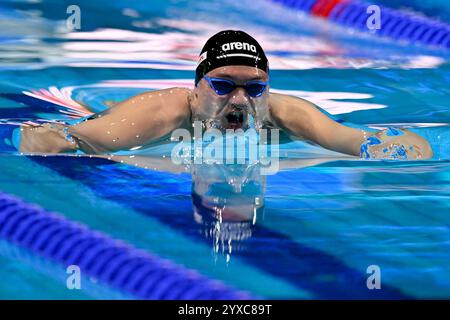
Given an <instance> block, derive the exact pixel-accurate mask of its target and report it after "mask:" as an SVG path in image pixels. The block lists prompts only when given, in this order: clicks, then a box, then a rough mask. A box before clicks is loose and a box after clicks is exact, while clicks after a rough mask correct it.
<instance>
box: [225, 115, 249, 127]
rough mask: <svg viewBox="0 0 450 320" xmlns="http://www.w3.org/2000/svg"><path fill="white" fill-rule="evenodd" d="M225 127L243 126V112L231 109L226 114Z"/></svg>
mask: <svg viewBox="0 0 450 320" xmlns="http://www.w3.org/2000/svg"><path fill="white" fill-rule="evenodd" d="M226 119H227V129H239V128H242V127H243V126H244V120H245V114H244V112H242V111H237V110H235V111H232V112H230V113H228V114H227V115H226Z"/></svg>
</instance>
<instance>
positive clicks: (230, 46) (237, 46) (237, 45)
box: [222, 42, 256, 53]
mask: <svg viewBox="0 0 450 320" xmlns="http://www.w3.org/2000/svg"><path fill="white" fill-rule="evenodd" d="M222 50H223V51H229V50H247V51H251V52H255V53H256V47H255V46H254V45H253V44H250V43H247V42H229V43H225V44H223V45H222Z"/></svg>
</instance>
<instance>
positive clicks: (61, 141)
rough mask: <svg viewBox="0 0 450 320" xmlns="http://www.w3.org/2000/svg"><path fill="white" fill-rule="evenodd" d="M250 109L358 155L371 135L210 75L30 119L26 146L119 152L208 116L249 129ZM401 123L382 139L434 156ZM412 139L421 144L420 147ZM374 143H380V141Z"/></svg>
mask: <svg viewBox="0 0 450 320" xmlns="http://www.w3.org/2000/svg"><path fill="white" fill-rule="evenodd" d="M207 76H209V77H212V78H224V79H229V80H232V81H234V82H235V83H236V84H238V85H245V84H246V83H247V82H248V81H252V80H259V81H268V80H269V77H268V75H267V73H265V72H264V71H262V70H259V69H257V68H254V67H248V66H227V67H221V68H217V69H214V70H212V71H210V72H209V73H208V74H207ZM250 116H252V117H254V118H255V126H256V128H258V129H260V128H273V129H280V130H281V131H282V133H283V134H284V135H286V136H289V137H290V138H291V139H303V140H307V141H310V142H312V143H315V144H318V145H320V146H322V147H324V148H327V149H330V150H333V151H337V152H340V153H344V154H348V155H353V156H359V155H360V151H361V150H360V147H361V144H362V143H363V142H364V141H365V140H366V139H367V138H368V137H369V136H370V135H371V134H369V133H368V132H366V133H364V132H363V131H362V130H359V129H356V128H351V127H347V126H344V125H342V124H340V123H337V122H335V121H334V120H333V119H331V118H329V117H328V116H326V115H325V114H324V113H322V112H321V111H320V110H319V109H318V108H317V107H316V106H315V105H314V104H313V103H311V102H309V101H307V100H304V99H301V98H297V97H293V96H289V95H283V94H275V93H270V92H269V87H267V89H266V91H265V92H264V93H263V94H262V95H261V96H260V97H251V96H249V95H248V93H247V92H246V90H245V89H244V88H242V87H238V88H236V89H235V90H234V91H232V92H230V93H229V94H225V95H218V94H217V93H216V92H215V91H214V90H213V89H212V88H211V86H210V85H209V83H208V82H207V81H206V80H205V79H202V80H200V82H199V83H198V85H197V87H195V88H194V89H193V90H190V89H186V88H169V89H164V90H158V91H151V92H144V93H142V94H139V95H137V96H134V97H131V98H129V99H127V100H125V101H123V102H120V103H117V104H116V105H115V106H114V107H112V108H110V109H109V110H108V111H106V112H102V113H100V114H97V115H95V116H94V117H93V118H92V120H89V121H84V122H81V123H79V124H76V125H72V126H67V125H63V124H61V125H56V126H50V125H44V126H39V127H33V126H22V128H21V130H22V131H21V144H20V151H21V152H24V153H59V152H71V151H73V150H76V149H81V150H82V151H84V152H86V153H90V154H102V153H111V152H114V151H118V150H129V149H133V148H139V147H143V146H145V145H149V144H155V143H161V142H163V141H164V142H166V139H167V138H168V137H169V136H170V134H171V132H173V131H174V130H175V129H178V128H185V129H188V130H192V123H193V121H195V120H199V121H202V122H203V123H204V125H205V128H206V129H207V128H211V127H213V128H217V129H219V130H222V131H224V130H226V129H239V128H242V129H246V128H247V127H248V126H249V125H250V123H249V119H250ZM63 127H67V129H66V130H67V133H69V134H70V135H71V136H72V137H74V139H75V141H76V143H73V141H70V139H65V138H66V137H67V136H66V134H65V133H63V132H62V130H63ZM399 131H400V132H402V133H403V134H402V135H388V134H387V133H386V134H385V133H377V134H378V136H380V137H381V138H382V141H381V142H380V144H379V145H378V147H379V148H382V150H384V149H386V148H387V147H389V145H391V144H395V143H399V144H405V143H406V144H407V145H405V152H406V153H407V155H408V159H413V160H415V159H428V158H431V157H432V155H433V152H432V150H431V147H430V145H429V144H428V142H427V141H426V140H425V139H423V138H422V137H421V136H419V135H417V134H414V133H412V132H409V131H408V130H399ZM386 132H387V131H386ZM409 146H413V147H412V149H410V148H409ZM378 147H376V148H378ZM371 148H373V150H376V148H374V146H371ZM371 150H372V149H371ZM419 155H420V157H419ZM384 156H385V153H383V151H382V152H381V153H380V152H374V155H373V156H372V158H383V157H384Z"/></svg>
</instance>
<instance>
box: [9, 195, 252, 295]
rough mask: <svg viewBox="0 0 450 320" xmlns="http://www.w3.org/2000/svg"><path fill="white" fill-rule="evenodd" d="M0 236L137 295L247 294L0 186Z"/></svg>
mask: <svg viewBox="0 0 450 320" xmlns="http://www.w3.org/2000/svg"><path fill="white" fill-rule="evenodd" d="M0 238H3V239H5V240H7V241H9V242H10V243H13V244H15V245H18V246H21V247H25V248H27V249H29V250H31V251H32V252H34V253H37V254H39V255H41V256H43V257H45V258H47V259H50V260H53V261H55V262H57V263H59V264H62V265H63V266H69V265H77V266H79V267H80V270H81V272H82V273H83V274H84V273H85V274H86V275H88V276H90V277H91V278H94V279H98V280H100V281H103V282H104V283H107V284H109V285H110V286H112V287H114V288H117V289H119V290H121V291H123V292H126V293H130V294H132V295H133V296H136V297H137V298H140V299H180V300H196V299H205V300H213V299H220V300H222V299H223V300H237V299H252V298H253V297H251V296H250V295H248V294H247V293H245V292H240V291H236V290H233V289H231V288H229V287H227V286H225V285H224V284H222V283H221V282H219V281H215V280H212V279H208V278H206V277H204V276H202V275H200V274H198V273H197V272H196V271H193V270H188V269H185V268H183V267H181V266H177V265H175V264H174V263H172V262H171V261H169V260H165V259H162V258H160V257H158V256H155V255H152V254H150V253H148V252H146V251H143V250H139V249H136V248H134V247H132V246H130V245H128V244H125V243H123V242H121V241H118V240H114V239H112V238H110V237H108V236H107V235H105V234H102V233H100V232H96V231H92V230H89V229H88V228H87V227H86V226H84V225H82V224H79V223H76V222H73V221H70V220H68V219H66V218H64V217H62V216H59V215H57V214H55V213H51V212H47V211H46V210H45V209H43V208H40V207H38V206H36V205H33V204H28V203H26V202H24V201H22V200H20V199H18V198H16V197H13V196H11V195H8V194H5V193H2V192H0Z"/></svg>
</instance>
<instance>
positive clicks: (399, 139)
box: [360, 128, 433, 160]
mask: <svg viewBox="0 0 450 320" xmlns="http://www.w3.org/2000/svg"><path fill="white" fill-rule="evenodd" d="M360 157H361V158H362V159H385V160H424V159H429V158H432V157H433V151H432V149H431V146H430V144H429V143H428V142H427V141H426V140H425V139H424V138H422V137H421V136H419V135H418V134H415V133H413V132H411V131H408V130H406V129H396V128H388V129H385V130H382V131H378V132H377V133H375V134H373V135H371V136H369V137H368V138H367V140H365V141H364V142H363V143H362V144H361V147H360Z"/></svg>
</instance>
